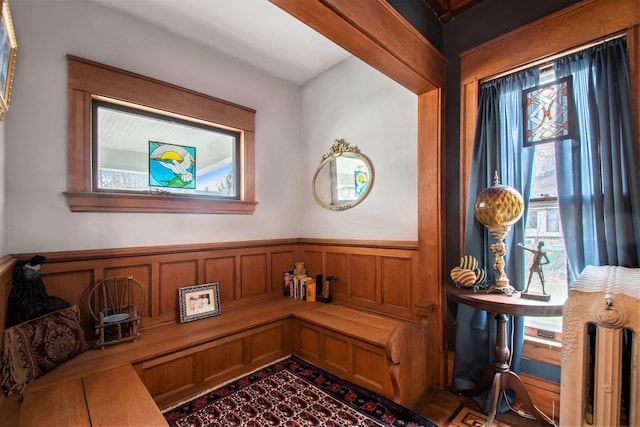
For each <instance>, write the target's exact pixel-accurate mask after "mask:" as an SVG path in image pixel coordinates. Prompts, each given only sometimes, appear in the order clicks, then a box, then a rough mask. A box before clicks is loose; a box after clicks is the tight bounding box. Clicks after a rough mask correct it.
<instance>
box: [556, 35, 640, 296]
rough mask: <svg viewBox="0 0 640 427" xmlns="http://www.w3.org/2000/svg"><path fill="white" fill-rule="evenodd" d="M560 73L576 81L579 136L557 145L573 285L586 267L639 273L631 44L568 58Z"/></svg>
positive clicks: (618, 42)
mask: <svg viewBox="0 0 640 427" xmlns="http://www.w3.org/2000/svg"><path fill="white" fill-rule="evenodd" d="M554 67H555V72H556V76H557V77H564V76H567V75H570V76H572V78H573V93H574V107H575V117H576V120H575V123H576V129H575V132H576V135H578V136H577V137H576V138H575V139H573V140H566V141H559V142H557V143H556V145H555V148H556V164H557V166H556V170H557V182H558V204H559V206H560V219H561V222H562V231H563V234H564V240H565V245H566V251H567V261H568V264H569V265H568V273H569V274H568V278H569V284H572V283H573V282H574V281H575V279H576V278H577V277H578V275H579V274H580V273H581V272H582V270H583V269H584V268H585V267H586V266H587V265H620V266H626V267H639V266H640V187H639V185H638V181H639V179H638V173H639V172H638V164H637V156H636V149H635V138H634V131H633V116H632V111H631V96H630V90H629V70H628V67H627V56H626V39H625V38H618V39H615V40H611V41H609V42H606V43H602V44H599V45H597V46H595V47H592V48H589V49H586V50H583V51H580V52H578V53H575V54H573V55H568V56H566V57H563V58H561V59H559V60H557V61H556V62H555V64H554ZM639 286H640V284H639Z"/></svg>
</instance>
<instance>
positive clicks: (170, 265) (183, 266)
mask: <svg viewBox="0 0 640 427" xmlns="http://www.w3.org/2000/svg"><path fill="white" fill-rule="evenodd" d="M197 284H198V263H197V261H196V260H188V261H179V262H163V263H161V264H160V301H159V303H160V304H159V306H160V314H161V315H162V314H171V313H175V315H176V318H177V317H178V312H179V311H178V305H179V301H178V289H179V288H183V287H185V286H194V285H197Z"/></svg>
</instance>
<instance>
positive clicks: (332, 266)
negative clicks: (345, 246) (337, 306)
mask: <svg viewBox="0 0 640 427" xmlns="http://www.w3.org/2000/svg"><path fill="white" fill-rule="evenodd" d="M324 256H325V263H324V274H323V276H324V279H325V280H326V278H327V277H329V276H333V277H336V278H337V280H335V281H333V282H331V298H333V299H336V298H337V299H339V298H340V297H348V296H349V297H350V296H351V284H350V280H351V270H350V268H349V255H348V254H346V253H336V252H330V251H328V250H327V251H325V253H324Z"/></svg>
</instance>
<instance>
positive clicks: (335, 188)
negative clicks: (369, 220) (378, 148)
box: [312, 139, 373, 211]
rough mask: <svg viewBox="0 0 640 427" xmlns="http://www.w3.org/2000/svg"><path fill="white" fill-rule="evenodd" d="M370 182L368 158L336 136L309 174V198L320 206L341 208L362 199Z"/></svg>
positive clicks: (370, 170)
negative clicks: (311, 178)
mask: <svg viewBox="0 0 640 427" xmlns="http://www.w3.org/2000/svg"><path fill="white" fill-rule="evenodd" d="M372 185H373V165H372V164H371V162H370V161H369V159H368V158H367V157H366V156H365V155H363V154H361V153H360V150H358V148H357V147H351V146H349V143H347V142H345V141H344V139H336V140H335V141H334V142H333V145H332V146H331V149H330V150H329V152H328V153H327V154H325V155H323V156H322V161H321V162H320V164H319V165H318V168H317V169H316V172H315V174H314V175H313V181H312V188H313V197H314V198H315V199H316V201H317V202H318V203H319V204H320V205H321V206H323V207H325V208H327V209H331V210H334V211H341V210H345V209H349V208H352V207H354V206H355V205H357V204H358V203H360V202H361V201H362V200H364V198H365V197H367V194H369V191H371V186H372Z"/></svg>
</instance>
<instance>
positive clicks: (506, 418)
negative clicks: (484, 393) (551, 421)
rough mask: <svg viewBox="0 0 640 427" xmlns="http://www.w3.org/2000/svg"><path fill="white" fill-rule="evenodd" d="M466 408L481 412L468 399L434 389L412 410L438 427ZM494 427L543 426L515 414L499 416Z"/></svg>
mask: <svg viewBox="0 0 640 427" xmlns="http://www.w3.org/2000/svg"><path fill="white" fill-rule="evenodd" d="M462 406H464V407H467V408H470V409H472V410H474V411H478V412H482V410H481V409H480V408H479V406H478V405H477V404H476V403H475V402H474V401H473V400H471V399H470V398H468V397H464V396H461V395H457V394H454V393H451V392H450V391H449V390H446V389H442V388H434V389H433V390H432V391H431V392H430V394H429V396H428V397H427V398H426V399H425V400H424V402H420V403H419V404H418V405H417V406H416V407H415V408H414V410H415V411H416V412H418V413H420V414H421V415H423V416H424V417H426V418H428V419H429V420H431V421H433V422H434V423H435V424H437V425H439V426H444V425H448V422H449V421H450V420H451V419H452V418H453V415H454V414H455V413H457V412H458V409H459V408H460V407H462ZM497 421H498V422H497V423H495V422H494V424H493V425H494V426H505V425H507V426H511V427H538V426H542V425H543V424H540V423H538V422H537V421H536V420H530V419H527V418H523V417H521V416H520V415H518V414H517V413H515V412H511V413H505V414H500V415H498V416H497Z"/></svg>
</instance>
